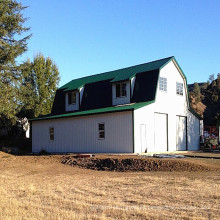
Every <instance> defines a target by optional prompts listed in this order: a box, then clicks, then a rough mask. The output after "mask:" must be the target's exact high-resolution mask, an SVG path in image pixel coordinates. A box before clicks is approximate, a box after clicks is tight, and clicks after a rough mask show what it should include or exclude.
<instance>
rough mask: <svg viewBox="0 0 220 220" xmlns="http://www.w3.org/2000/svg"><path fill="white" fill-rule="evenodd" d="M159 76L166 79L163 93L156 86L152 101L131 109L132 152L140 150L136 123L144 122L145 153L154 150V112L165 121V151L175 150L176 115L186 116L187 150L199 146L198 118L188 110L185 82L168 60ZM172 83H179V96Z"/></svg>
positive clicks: (156, 150) (138, 128)
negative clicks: (132, 120)
mask: <svg viewBox="0 0 220 220" xmlns="http://www.w3.org/2000/svg"><path fill="white" fill-rule="evenodd" d="M160 76H161V77H165V78H167V92H163V91H160V90H159V86H158V88H157V93H156V100H155V103H153V104H151V105H148V106H145V107H143V108H141V109H137V110H135V111H134V134H135V137H134V143H135V144H134V146H135V152H136V153H141V152H143V150H142V149H141V137H140V133H141V131H140V125H141V124H146V145H147V151H148V152H158V151H161V149H159V148H158V146H157V142H156V141H155V140H154V136H155V132H156V131H155V129H157V128H156V127H155V122H154V113H162V114H167V119H168V121H167V124H168V151H176V149H177V148H176V147H177V144H176V138H177V136H178V135H179V134H178V130H177V127H176V117H177V116H183V117H187V132H186V133H187V140H188V143H187V145H188V150H198V149H199V148H198V146H199V119H197V118H196V117H195V116H194V115H193V114H192V113H191V112H189V110H188V105H187V90H186V82H185V80H184V78H183V76H182V75H181V73H180V72H179V70H178V69H177V67H176V66H175V63H174V62H173V61H172V62H169V63H168V64H167V65H166V66H164V67H163V68H162V69H161V71H160ZM176 82H179V83H183V96H180V95H177V94H176Z"/></svg>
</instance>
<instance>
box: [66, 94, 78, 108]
mask: <svg viewBox="0 0 220 220" xmlns="http://www.w3.org/2000/svg"><path fill="white" fill-rule="evenodd" d="M69 94H75V96H76V92H68V93H67V105H69V106H70V105H76V102H77V97H76V101H75V102H73V103H69Z"/></svg>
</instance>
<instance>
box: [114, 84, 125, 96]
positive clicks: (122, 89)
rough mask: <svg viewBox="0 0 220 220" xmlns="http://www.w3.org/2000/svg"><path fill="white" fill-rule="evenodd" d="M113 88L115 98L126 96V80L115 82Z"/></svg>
mask: <svg viewBox="0 0 220 220" xmlns="http://www.w3.org/2000/svg"><path fill="white" fill-rule="evenodd" d="M118 89H119V90H118ZM115 90H116V92H115V96H116V98H124V97H127V83H126V82H121V83H116V85H115Z"/></svg>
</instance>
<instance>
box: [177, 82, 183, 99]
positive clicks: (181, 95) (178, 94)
mask: <svg viewBox="0 0 220 220" xmlns="http://www.w3.org/2000/svg"><path fill="white" fill-rule="evenodd" d="M177 84H179V85H181V90H182V94H180V91H181V90H180V87H178V90H177ZM178 92H179V93H178ZM176 95H177V96H180V97H183V83H180V82H176Z"/></svg>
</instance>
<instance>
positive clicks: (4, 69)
mask: <svg viewBox="0 0 220 220" xmlns="http://www.w3.org/2000/svg"><path fill="white" fill-rule="evenodd" d="M25 8H26V7H23V6H22V5H21V3H18V2H17V1H15V0H4V1H0V126H4V127H8V126H10V125H11V124H13V122H15V120H16V117H15V115H16V113H17V112H18V110H19V97H18V95H19V80H20V74H19V71H18V68H17V66H16V61H15V60H16V58H17V57H18V56H20V55H21V54H23V53H24V52H25V51H26V50H27V40H28V39H29V38H30V35H27V36H25V37H23V35H24V33H25V32H27V31H28V30H29V28H26V27H24V26H23V25H24V23H25V21H26V19H25V18H24V17H23V14H22V11H23V10H24V9H25Z"/></svg>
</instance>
